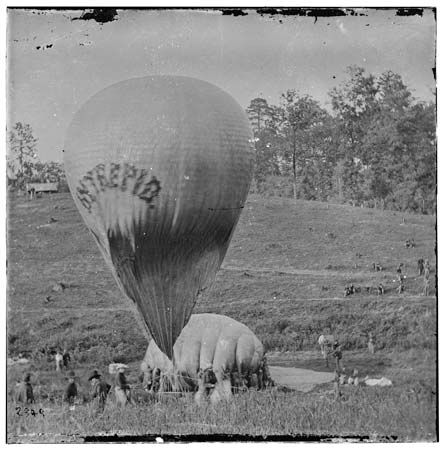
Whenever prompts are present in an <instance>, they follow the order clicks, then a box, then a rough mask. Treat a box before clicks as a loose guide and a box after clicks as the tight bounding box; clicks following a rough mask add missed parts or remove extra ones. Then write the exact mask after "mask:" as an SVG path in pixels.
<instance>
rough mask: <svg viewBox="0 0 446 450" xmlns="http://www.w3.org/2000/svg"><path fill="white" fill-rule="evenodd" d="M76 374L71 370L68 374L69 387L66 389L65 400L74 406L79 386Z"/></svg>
mask: <svg viewBox="0 0 446 450" xmlns="http://www.w3.org/2000/svg"><path fill="white" fill-rule="evenodd" d="M75 376H76V375H75V373H74V372H73V371H72V370H71V371H70V372H68V386H67V387H66V389H65V395H64V400H65V401H66V402H67V403H68V404H69V405H70V406H72V405H74V400H75V399H76V397H77V384H76V381H75V380H74V378H75Z"/></svg>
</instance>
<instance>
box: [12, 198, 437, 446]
mask: <svg viewBox="0 0 446 450" xmlns="http://www.w3.org/2000/svg"><path fill="white" fill-rule="evenodd" d="M435 226H436V219H435V217H433V216H427V215H415V214H406V213H398V212H393V211H382V210H375V209H368V208H358V207H352V206H348V205H335V204H328V203H322V202H309V201H296V202H295V201H293V200H292V199H287V198H278V197H277V198H262V197H260V196H256V195H251V196H249V197H248V201H247V203H246V205H245V208H244V211H243V213H242V216H241V219H240V222H239V224H238V227H237V229H236V232H235V235H234V237H233V240H232V242H231V246H230V248H229V251H228V253H227V256H226V258H225V260H224V263H223V266H222V269H221V270H220V271H219V272H218V275H217V278H216V280H215V283H214V285H213V288H212V289H211V290H210V292H209V293H207V295H206V296H203V297H202V298H200V299H199V300H198V302H197V304H196V307H195V310H194V312H195V313H197V312H213V313H218V314H224V315H227V316H230V317H232V318H234V319H236V320H238V321H240V322H242V323H244V324H245V325H247V326H248V327H249V328H251V330H252V331H253V332H254V333H255V334H256V335H257V336H258V337H259V339H260V340H261V341H262V342H263V344H264V346H265V349H266V351H267V356H268V362H269V364H270V365H275V366H283V367H297V368H305V369H312V370H315V371H322V372H324V371H332V370H333V367H331V368H330V369H327V368H326V367H325V363H324V361H323V359H322V357H321V354H320V351H319V349H318V346H317V339H318V337H319V336H320V335H321V334H323V333H326V334H333V335H335V336H336V337H337V338H338V339H339V341H340V342H341V344H342V346H343V360H342V361H343V364H344V365H345V366H346V368H347V369H348V370H351V369H352V368H357V369H358V371H359V374H360V377H365V376H366V375H369V376H370V377H372V376H373V377H377V378H380V377H383V376H384V377H387V378H389V379H390V380H392V383H393V385H392V386H390V387H385V388H383V387H381V388H380V387H366V386H360V387H353V386H345V387H344V388H343V390H342V394H343V396H342V398H341V399H340V400H337V399H335V398H334V395H333V393H332V390H333V384H332V383H327V384H323V385H318V386H317V387H316V388H315V389H313V390H311V391H310V392H307V393H303V392H299V391H292V390H287V389H280V387H279V388H278V387H275V388H270V389H267V390H265V391H259V392H257V391H249V392H247V393H243V394H238V395H235V397H234V400H233V401H231V402H229V403H221V404H220V405H218V407H212V406H208V407H198V406H197V405H196V404H195V403H194V402H193V401H192V399H191V398H190V395H185V396H181V397H179V396H176V395H170V396H168V395H166V396H165V397H162V398H143V397H144V396H143V393H142V391H141V395H140V396H139V397H138V401H137V402H136V403H135V404H134V405H131V406H129V407H127V408H126V412H125V414H123V413H122V412H120V411H118V410H117V409H116V408H115V407H114V405H113V404H112V403H111V402H110V403H109V404H107V406H106V409H105V411H104V413H103V414H102V415H97V414H95V412H94V411H93V409H92V408H91V406H90V405H89V404H88V403H86V404H79V405H76V407H75V409H74V410H70V409H69V408H68V406H66V405H64V404H63V402H62V395H63V389H64V386H65V385H66V374H65V373H56V372H55V370H54V360H53V359H50V358H49V357H48V356H46V355H44V354H43V353H42V352H41V351H40V350H42V349H52V348H56V347H65V348H67V349H68V350H69V351H70V353H71V355H72V359H73V361H72V365H73V369H74V370H75V372H76V376H77V380H78V382H79V384H80V386H81V390H82V391H83V392H87V391H88V382H87V377H88V374H89V373H90V372H91V370H92V369H98V370H99V371H100V372H101V373H103V374H107V366H108V364H109V363H111V362H123V363H126V364H129V366H130V367H131V368H132V371H131V374H130V375H129V380H130V382H131V383H132V384H134V385H135V386H137V385H138V379H137V377H138V375H139V372H138V367H139V362H140V361H141V360H142V358H143V356H144V353H145V349H146V346H147V342H146V341H145V338H144V336H143V333H142V331H141V330H140V329H139V328H138V325H137V322H136V319H135V316H134V313H133V311H132V309H131V307H130V305H129V304H128V303H127V301H126V300H124V299H123V298H122V295H121V293H120V291H119V290H118V287H117V285H116V283H115V281H114V279H113V278H112V275H111V273H110V271H109V269H108V268H107V267H106V264H105V262H104V260H103V259H102V256H101V255H100V253H99V250H98V248H97V247H96V244H95V243H94V240H93V238H92V236H91V235H90V233H89V232H88V230H87V228H86V226H85V225H84V223H83V222H82V220H81V218H80V216H79V214H78V212H77V209H76V207H75V205H74V203H73V201H72V199H71V196H70V194H68V193H66V194H55V195H51V196H48V197H43V198H38V199H36V200H33V201H28V200H26V199H25V198H24V197H12V196H11V198H10V199H9V205H8V224H7V228H8V330H7V333H8V356H9V357H10V358H12V357H16V356H18V355H19V354H20V353H21V354H22V355H23V356H25V357H26V358H29V360H30V363H29V364H26V365H20V364H14V365H10V366H8V374H7V375H8V386H7V387H8V399H9V401H8V417H7V432H8V441H9V442H11V443H12V442H73V441H80V440H82V439H83V438H84V437H85V436H91V437H94V436H113V435H118V436H129V435H130V436H138V435H139V436H140V435H181V436H185V435H196V434H205V435H215V434H218V435H220V434H228V435H245V436H246V435H250V436H273V435H276V436H296V439H299V438H304V437H306V438H310V437H311V438H315V437H316V438H318V437H327V438H329V437H362V438H365V439H370V440H372V441H383V440H384V441H385V440H398V441H434V440H436V439H437V428H436V423H437V422H436V421H437V320H436V318H437V309H436V306H437V305H436V283H435V276H434V275H435V274H436V255H435V243H436V229H435ZM407 239H413V240H414V242H415V247H413V248H406V246H405V241H406V240H407ZM419 258H424V259H426V258H428V259H429V261H430V264H431V268H432V274H433V276H432V277H431V279H432V282H431V289H430V293H429V294H430V295H428V296H423V295H421V292H422V290H423V280H422V277H419V276H418V273H417V260H418V259H419ZM373 263H379V264H381V265H382V267H383V271H380V272H375V271H373V270H372V268H371V266H372V264H373ZM400 263H403V274H404V275H405V276H406V279H405V291H404V292H403V293H402V294H398V293H397V291H396V289H397V286H398V282H397V281H396V279H397V277H396V275H397V274H396V270H397V267H398V265H399V264H400ZM55 283H62V284H63V285H64V286H65V289H63V290H59V291H54V290H53V289H52V288H53V287H54V285H55ZM380 283H382V284H383V286H384V288H385V294H384V295H381V296H378V295H377V291H376V288H377V286H378V285H379V284H380ZM347 284H353V285H354V286H355V287H360V288H361V292H358V293H355V294H354V295H351V296H348V297H344V287H345V286H346V285H347ZM367 288H370V289H367ZM369 332H371V333H373V334H374V335H375V336H376V352H375V354H373V355H372V354H370V353H368V352H367V339H368V333H369ZM25 372H30V373H31V374H32V377H33V378H32V380H33V385H34V392H35V396H36V404H35V405H31V406H30V408H33V410H34V411H36V412H37V414H36V415H34V414H29V413H25V412H24V409H23V408H22V409H21V410H17V408H16V405H15V404H14V402H13V390H14V385H15V381H16V380H18V379H20V377H21V376H22V374H23V373H25ZM136 391H137V388H135V392H136ZM39 410H41V412H40V413H39V412H38V411H39Z"/></svg>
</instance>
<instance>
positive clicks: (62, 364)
mask: <svg viewBox="0 0 446 450" xmlns="http://www.w3.org/2000/svg"><path fill="white" fill-rule="evenodd" d="M54 360H55V361H56V372H60V371H61V370H62V368H64V369H65V370H68V369H69V366H70V362H71V355H70V354H69V353H68V351H67V350H66V349H64V350H63V351H61V350H60V349H58V350H57V351H56V354H55V356H54Z"/></svg>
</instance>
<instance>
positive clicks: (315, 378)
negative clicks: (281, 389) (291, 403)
mask: <svg viewBox="0 0 446 450" xmlns="http://www.w3.org/2000/svg"><path fill="white" fill-rule="evenodd" d="M269 370H270V372H271V377H272V379H273V380H274V381H275V382H276V383H277V384H281V385H282V386H286V387H288V388H290V389H296V390H298V391H302V392H309V391H311V390H312V389H313V388H314V387H315V386H316V385H318V384H323V383H329V382H330V381H333V373H331V372H315V371H314V370H308V369H298V368H295V367H279V366H269Z"/></svg>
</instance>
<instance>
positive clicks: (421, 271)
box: [344, 240, 431, 297]
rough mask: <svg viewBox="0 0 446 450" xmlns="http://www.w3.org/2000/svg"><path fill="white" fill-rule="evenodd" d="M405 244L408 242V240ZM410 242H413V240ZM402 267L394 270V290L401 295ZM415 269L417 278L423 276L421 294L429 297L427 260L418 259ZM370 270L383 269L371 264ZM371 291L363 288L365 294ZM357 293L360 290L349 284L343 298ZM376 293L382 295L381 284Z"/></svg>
mask: <svg viewBox="0 0 446 450" xmlns="http://www.w3.org/2000/svg"><path fill="white" fill-rule="evenodd" d="M406 242H409V240H408V241H406ZM411 242H413V240H412V241H411ZM403 266H404V264H403V263H400V264H399V266H398V268H397V270H396V275H397V281H398V286H397V288H396V292H397V293H398V294H402V293H403V292H404V291H405V283H404V280H405V278H406V276H405V275H404V274H403ZM417 267H418V276H423V292H422V294H423V295H425V296H427V295H429V287H430V270H431V269H430V264H429V260H427V259H426V260H424V259H423V258H420V259H418V261H417ZM372 269H373V270H374V271H382V270H383V267H382V266H381V264H378V263H373V264H372ZM373 290H374V288H372V287H366V288H365V291H366V292H367V293H371V292H373ZM358 292H361V288H360V287H356V286H353V284H349V285H347V286H345V287H344V297H348V296H350V295H353V294H355V293H358ZM376 292H377V294H378V295H384V293H385V289H384V285H383V284H382V283H379V284H378V286H377V287H376Z"/></svg>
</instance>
